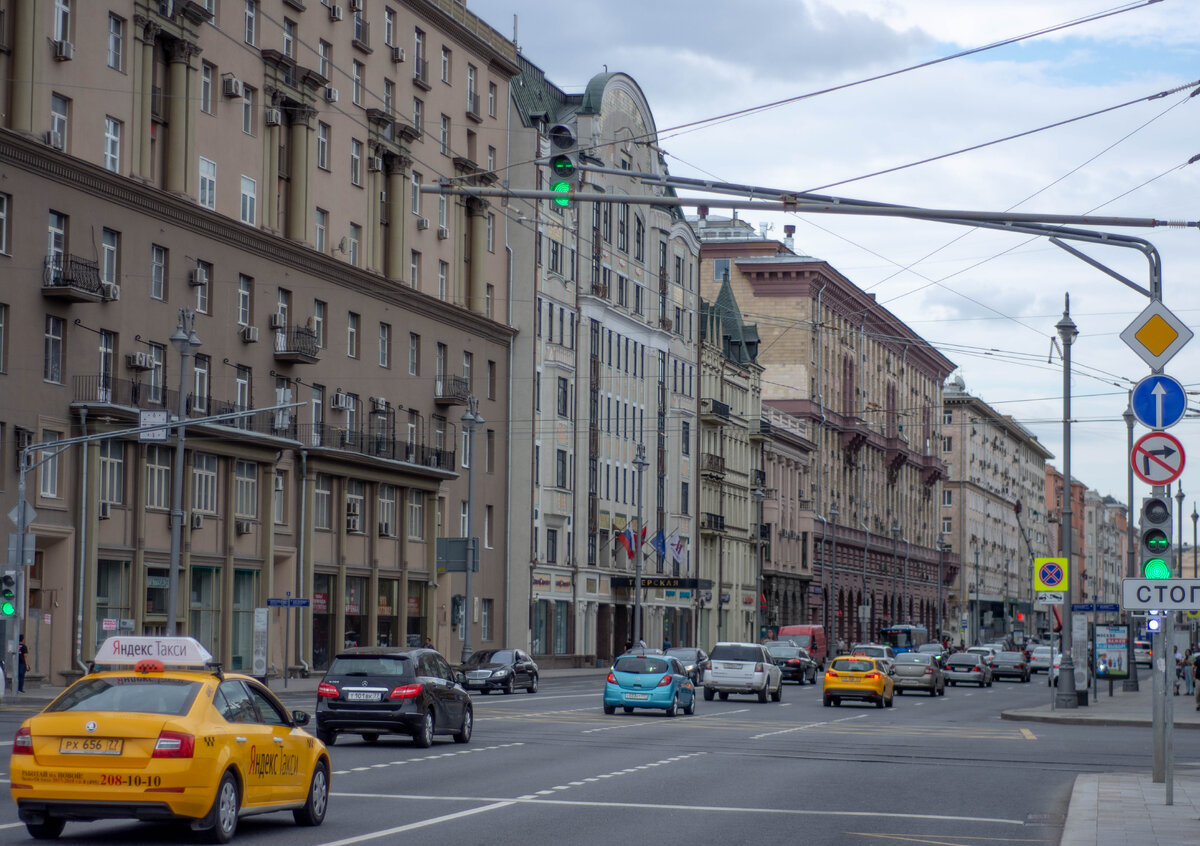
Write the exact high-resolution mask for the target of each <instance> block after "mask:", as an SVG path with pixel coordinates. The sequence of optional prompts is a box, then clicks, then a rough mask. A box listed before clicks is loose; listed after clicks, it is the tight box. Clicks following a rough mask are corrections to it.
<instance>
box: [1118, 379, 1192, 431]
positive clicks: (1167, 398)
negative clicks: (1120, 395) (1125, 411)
mask: <svg viewBox="0 0 1200 846" xmlns="http://www.w3.org/2000/svg"><path fill="white" fill-rule="evenodd" d="M1129 407H1130V408H1131V409H1132V410H1133V416H1134V417H1136V418H1137V421H1138V422H1139V423H1141V424H1142V425H1143V426H1145V427H1146V428H1148V429H1169V428H1171V427H1172V426H1174V425H1175V424H1176V423H1178V422H1179V421H1180V420H1182V419H1183V415H1184V412H1186V411H1187V392H1186V391H1185V390H1184V388H1183V385H1182V383H1180V381H1179V380H1178V379H1175V378H1173V377H1171V376H1166V375H1164V374H1161V373H1156V374H1153V375H1150V376H1147V377H1146V378H1145V379H1143V380H1142V381H1140V382H1138V383H1137V384H1136V385H1134V387H1133V393H1132V394H1131V395H1130V399H1129Z"/></svg>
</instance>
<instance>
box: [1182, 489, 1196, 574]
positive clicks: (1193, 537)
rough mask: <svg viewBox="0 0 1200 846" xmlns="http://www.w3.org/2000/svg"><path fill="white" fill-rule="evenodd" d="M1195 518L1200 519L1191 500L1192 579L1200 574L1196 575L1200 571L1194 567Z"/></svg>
mask: <svg viewBox="0 0 1200 846" xmlns="http://www.w3.org/2000/svg"><path fill="white" fill-rule="evenodd" d="M1197 520H1200V511H1197V510H1196V503H1194V502H1193V503H1192V578H1193V579H1195V578H1200V576H1197V573H1198V572H1200V571H1198V570H1197V569H1196V521H1197ZM1182 551H1183V550H1182V548H1181V549H1180V552H1182Z"/></svg>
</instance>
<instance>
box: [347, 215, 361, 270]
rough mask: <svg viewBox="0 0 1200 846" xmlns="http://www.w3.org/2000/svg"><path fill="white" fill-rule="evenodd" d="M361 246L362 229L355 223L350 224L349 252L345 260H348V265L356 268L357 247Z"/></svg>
mask: <svg viewBox="0 0 1200 846" xmlns="http://www.w3.org/2000/svg"><path fill="white" fill-rule="evenodd" d="M361 244H362V227H361V226H359V225H358V224H357V223H351V224H350V252H349V254H348V255H347V258H349V259H350V263H351V264H352V265H354V266H355V267H358V252H359V247H360V245H361Z"/></svg>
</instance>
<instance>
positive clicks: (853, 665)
mask: <svg viewBox="0 0 1200 846" xmlns="http://www.w3.org/2000/svg"><path fill="white" fill-rule="evenodd" d="M895 687H896V686H895V684H894V683H893V681H892V675H891V673H890V672H889V671H888V668H887V665H886V664H885V663H884V661H883V660H882V659H880V658H870V657H868V656H866V655H843V656H841V657H838V658H834V659H833V661H831V662H830V664H829V669H827V670H826V671H825V687H824V689H823V693H824V697H823V698H824V703H825V707H826V708H828V707H829V706H830V705H841V704H842V700H843V699H865V700H866V701H868V702H874V703H875V707H876V708H882V707H884V706H885V705H886V706H887V707H888V708H891V707H892V696H893V695H894V693H895Z"/></svg>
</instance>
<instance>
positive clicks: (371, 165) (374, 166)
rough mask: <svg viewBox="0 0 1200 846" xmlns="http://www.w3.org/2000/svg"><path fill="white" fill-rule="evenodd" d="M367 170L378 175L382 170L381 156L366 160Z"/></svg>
mask: <svg viewBox="0 0 1200 846" xmlns="http://www.w3.org/2000/svg"><path fill="white" fill-rule="evenodd" d="M367 170H369V171H371V172H372V173H379V171H381V170H383V156H371V158H369V159H367Z"/></svg>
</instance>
